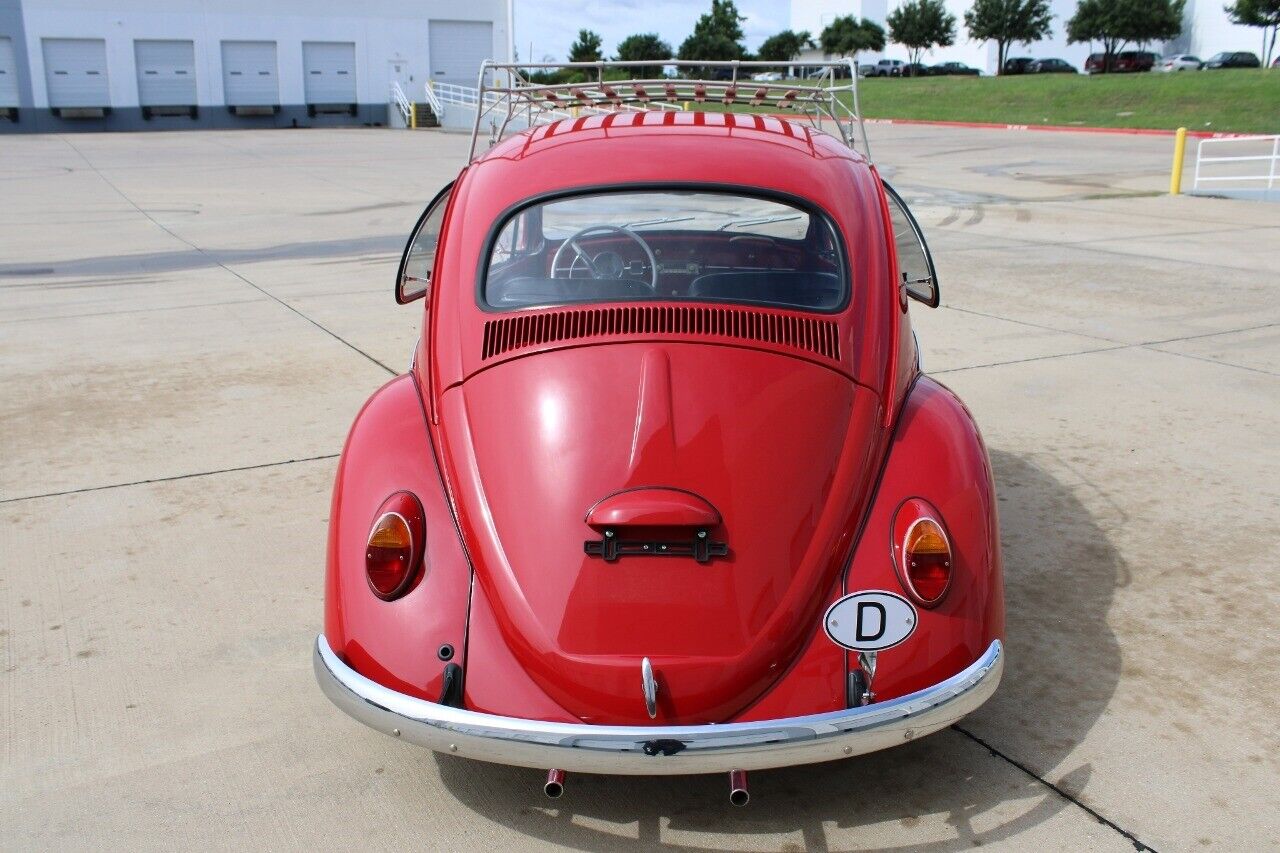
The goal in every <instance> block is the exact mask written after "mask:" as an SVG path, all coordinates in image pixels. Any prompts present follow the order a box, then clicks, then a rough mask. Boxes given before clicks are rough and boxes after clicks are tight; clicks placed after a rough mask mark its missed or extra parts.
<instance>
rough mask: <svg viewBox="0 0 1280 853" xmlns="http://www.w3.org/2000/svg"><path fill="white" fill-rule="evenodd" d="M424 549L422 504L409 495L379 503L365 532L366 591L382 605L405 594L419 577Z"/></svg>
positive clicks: (424, 533)
mask: <svg viewBox="0 0 1280 853" xmlns="http://www.w3.org/2000/svg"><path fill="white" fill-rule="evenodd" d="M425 545H426V523H425V521H424V519H423V513H422V504H421V503H419V502H418V499H417V497H415V496H414V495H413V494H411V493H410V492H396V493H395V494H393V495H392V496H391V497H389V498H387V499H386V500H385V501H383V502H382V506H380V507H379V508H378V512H377V514H376V515H375V516H374V521H373V526H372V527H371V528H370V529H369V542H368V544H367V545H366V546H365V555H364V562H365V571H366V573H367V574H368V576H369V588H370V589H372V590H373V593H374V595H376V596H378V598H381V599H382V600H384V601H391V600H392V599H395V598H399V597H400V596H402V595H404V594H405V593H406V592H408V591H409V590H410V589H411V588H412V587H413V584H414V581H415V580H416V579H417V577H418V575H419V574H420V571H419V570H420V568H421V566H422V552H423V549H424V546H425Z"/></svg>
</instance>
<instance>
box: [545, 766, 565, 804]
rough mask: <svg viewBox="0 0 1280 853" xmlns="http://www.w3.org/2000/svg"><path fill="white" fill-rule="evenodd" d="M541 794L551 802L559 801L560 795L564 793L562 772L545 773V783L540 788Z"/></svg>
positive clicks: (551, 771)
mask: <svg viewBox="0 0 1280 853" xmlns="http://www.w3.org/2000/svg"><path fill="white" fill-rule="evenodd" d="M542 793H544V794H546V795H547V796H548V797H550V798H551V799H553V800H558V799H560V795H561V794H563V793H564V771H563V770H548V771H547V783H546V784H545V785H543V786H542Z"/></svg>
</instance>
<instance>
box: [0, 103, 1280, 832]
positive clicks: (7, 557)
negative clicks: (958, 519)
mask: <svg viewBox="0 0 1280 853" xmlns="http://www.w3.org/2000/svg"><path fill="white" fill-rule="evenodd" d="M870 131H871V140H872V144H873V151H874V153H875V155H876V159H877V161H878V163H879V164H880V166H881V169H882V171H883V173H884V174H885V175H886V176H887V177H888V178H889V179H890V180H891V181H892V182H893V183H894V184H895V185H896V186H897V188H898V189H899V191H900V192H901V193H902V194H903V195H904V196H905V197H906V198H907V199H908V201H909V202H910V203H911V204H912V205H913V208H914V210H915V211H916V214H917V216H918V217H919V218H920V220H921V222H922V225H923V227H924V229H925V232H926V234H927V236H928V237H929V239H930V241H931V246H932V249H933V253H934V256H935V258H936V260H937V263H938V266H939V271H940V277H941V282H942V295H943V303H944V307H943V308H941V309H940V310H937V311H933V312H930V311H927V310H923V309H919V308H914V307H913V309H912V310H913V311H914V312H915V314H916V317H917V320H918V328H919V336H920V340H921V344H922V347H923V361H924V366H925V369H926V370H927V371H929V372H930V373H932V374H934V375H935V376H937V377H938V378H939V379H941V380H942V381H943V382H945V383H947V384H948V385H950V386H952V387H953V388H955V389H956V391H957V392H959V394H960V395H961V396H962V397H963V398H964V400H965V401H966V402H967V404H968V405H969V406H970V408H971V409H972V410H973V412H974V414H975V416H976V417H977V420H978V422H979V423H980V424H981V426H982V428H983V431H984V436H985V439H986V441H987V444H988V447H989V449H990V452H991V456H992V460H993V462H994V466H995V471H996V479H997V488H998V491H999V494H1000V501H1001V503H1000V507H1001V522H1002V529H1003V540H1004V548H1005V569H1006V583H1007V603H1008V652H1009V665H1008V668H1007V670H1006V674H1005V680H1004V683H1003V685H1002V686H1001V688H1000V691H999V692H998V693H997V695H996V697H995V698H994V699H993V700H992V701H991V702H990V703H988V704H987V705H986V706H985V707H984V708H982V709H981V710H980V711H979V712H978V713H976V714H974V715H973V716H971V717H970V718H968V719H966V720H964V721H962V722H961V723H960V724H959V725H958V726H957V727H955V728H953V729H949V730H944V731H942V732H940V733H938V734H936V735H934V736H932V737H929V738H926V739H923V740H921V741H919V742H916V743H912V744H909V745H906V746H903V747H900V748H898V749H895V750H891V751H889V752H884V753H879V754H876V755H871V756H866V757H864V758H860V759H855V760H849V761H844V762H837V763H832V764H826V765H818V766H813V767H802V768H794V769H788V770H779V771H773V772H760V773H755V774H753V776H752V787H753V792H752V793H753V797H752V802H751V805H750V806H749V807H748V808H746V809H733V808H731V807H730V806H729V805H728V802H727V796H726V785H725V780H724V779H722V778H719V777H690V778H675V779H672V778H661V779H645V778H605V777H586V776H577V777H573V778H570V779H569V784H568V788H567V792H566V794H565V796H564V797H563V798H562V799H560V800H558V801H554V802H553V801H550V800H547V799H545V798H544V797H543V795H542V793H541V781H542V774H541V773H539V772H537V771H532V770H520V769H511V768H505V767H498V766H487V765H479V764H472V763H467V762H465V761H462V760H459V759H450V758H447V757H437V756H435V755H433V754H431V753H429V752H426V751H422V750H419V749H416V748H413V747H410V746H408V745H406V744H403V743H400V742H396V741H393V740H391V739H390V738H386V737H384V736H382V735H380V734H377V733H375V732H373V731H371V730H367V729H365V728H363V727H361V726H360V725H358V724H357V723H355V722H353V721H351V720H349V719H347V718H346V717H345V716H343V715H342V714H341V713H340V712H339V711H337V710H336V709H335V708H333V707H332V706H331V705H330V704H329V702H328V701H327V700H326V699H325V698H324V697H323V696H322V695H321V693H320V692H319V690H318V689H317V688H316V686H315V684H314V681H313V678H312V674H311V658H310V655H311V643H312V639H313V638H314V636H315V634H316V633H317V632H318V630H319V629H320V626H321V619H322V607H321V596H322V591H323V581H322V577H323V566H324V543H325V528H326V520H327V516H328V508H329V489H330V486H331V482H332V476H333V473H334V469H335V465H336V454H337V453H338V452H339V451H340V449H341V447H342V442H343V439H344V437H345V433H346V429H347V427H348V426H349V425H350V422H351V420H352V417H353V416H354V414H355V412H356V411H357V409H358V408H359V406H360V405H361V403H362V402H363V401H364V400H365V398H366V397H367V396H368V395H369V394H370V393H371V392H372V391H373V390H374V389H375V388H377V387H378V386H379V385H380V384H382V383H383V382H385V381H386V380H387V379H388V378H389V377H390V376H391V375H393V374H394V373H398V372H401V371H403V370H405V369H406V367H407V363H408V359H409V356H410V350H411V347H412V345H413V342H414V341H415V339H416V338H417V335H418V325H419V322H420V308H419V307H418V306H414V307H408V308H400V307H397V306H396V305H395V304H394V302H393V300H392V296H391V290H392V279H393V277H394V273H395V268H396V263H397V261H398V258H399V253H400V250H401V248H402V246H403V243H404V239H405V237H406V235H407V233H408V230H409V229H410V228H411V227H412V225H413V222H414V220H415V219H416V217H417V215H418V213H419V212H420V210H421V208H422V207H423V205H424V204H425V203H426V201H427V200H429V199H430V198H431V197H432V196H433V195H434V194H435V192H436V191H437V190H438V189H439V188H440V187H441V186H442V185H443V184H444V183H445V182H446V181H447V180H449V179H450V178H451V177H452V176H453V175H454V174H455V173H456V171H457V170H458V169H459V168H460V167H461V165H462V163H463V158H464V156H465V152H466V150H467V145H468V141H469V140H468V139H467V138H466V137H463V136H455V135H447V134H442V133H438V132H418V133H413V132H408V131H404V132H396V131H389V130H333V131H325V130H309V131H262V132H187V133H148V134H129V135H126V134H119V135H87V134H86V135H74V136H70V135H69V136H16V137H14V136H11V137H6V138H5V139H4V140H3V141H2V142H0V186H3V199H4V204H3V205H0V235H3V238H2V239H0V435H2V436H3V454H2V456H0V459H2V461H0V558H2V562H0V663H2V664H3V668H4V674H3V691H2V692H0V731H3V732H4V735H3V741H2V743H3V746H2V747H0V748H2V749H3V753H2V754H3V761H2V762H0V815H2V816H3V817H0V847H3V848H4V849H11V850H30V849H69V848H102V847H110V848H125V847H128V848H141V849H174V848H183V847H191V846H197V847H206V846H212V847H264V848H275V849H293V848H322V849H331V848H343V847H379V848H392V847H396V848H429V849H511V848H521V849H528V848H539V847H550V846H556V845H563V846H568V847H574V848H580V849H597V848H608V849H631V848H635V849H651V848H657V847H665V848H671V849H689V850H735V851H737V850H757V849H759V850H798V849H803V848H810V849H819V850H823V849H829V850H845V849H865V848H888V849H900V848H901V849H905V848H912V849H925V850H950V849H958V848H968V847H972V846H975V845H982V846H984V847H994V848H1020V849H1062V850H1065V849H1080V848H1086V849H1102V850H1107V849H1114V850H1132V849H1134V847H1135V845H1147V846H1150V847H1153V848H1156V849H1159V850H1205V849H1208V850H1213V849H1227V850H1232V849H1234V850H1239V849H1259V848H1260V847H1266V846H1267V845H1272V846H1274V845H1276V843H1277V842H1276V839H1277V838H1280V736H1278V735H1277V727H1276V723H1275V721H1276V719H1277V718H1280V699H1277V692H1276V689H1275V685H1276V684H1277V683H1280V655H1278V654H1277V651H1276V650H1277V647H1278V640H1280V633H1278V631H1277V628H1278V626H1280V600H1278V599H1280V595H1278V594H1277V588H1278V586H1280V581H1277V573H1276V568H1275V567H1276V565H1277V564H1278V563H1280V537H1277V536H1276V532H1275V525H1276V522H1277V512H1276V508H1277V506H1280V453H1278V452H1277V450H1276V448H1277V446H1280V375H1278V374H1280V287H1278V285H1277V279H1276V263H1277V260H1278V259H1280V206H1277V205H1264V204H1257V203H1250V202H1239V201H1225V200H1215V199H1198V198H1185V197H1184V198H1170V197H1168V196H1165V195H1162V194H1161V191H1162V190H1163V189H1164V188H1165V187H1166V186H1167V181H1168V175H1167V171H1166V170H1167V164H1168V161H1169V155H1170V153H1171V141H1170V140H1168V139H1165V138H1158V137H1156V138H1152V137H1139V136H1113V135H1090V134H1053V133H1028V132H1018V131H985V130H958V129H938V128H927V127H906V126H885V125H875V126H872V127H871V128H870ZM744 180H745V181H749V180H750V176H744Z"/></svg>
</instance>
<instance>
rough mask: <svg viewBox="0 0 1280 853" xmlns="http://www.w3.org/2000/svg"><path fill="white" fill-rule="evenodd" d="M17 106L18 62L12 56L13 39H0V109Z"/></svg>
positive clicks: (6, 37)
mask: <svg viewBox="0 0 1280 853" xmlns="http://www.w3.org/2000/svg"><path fill="white" fill-rule="evenodd" d="M16 106H18V61H17V60H16V59H14V56H13V39H11V38H9V37H8V36H5V37H3V38H0V109H5V108H8V107H16Z"/></svg>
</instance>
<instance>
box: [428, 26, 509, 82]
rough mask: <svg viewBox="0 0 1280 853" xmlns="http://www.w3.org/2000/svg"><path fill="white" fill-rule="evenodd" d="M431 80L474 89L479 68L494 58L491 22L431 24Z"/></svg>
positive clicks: (429, 30) (429, 27)
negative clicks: (491, 57)
mask: <svg viewBox="0 0 1280 853" xmlns="http://www.w3.org/2000/svg"><path fill="white" fill-rule="evenodd" d="M427 40H428V42H429V48H430V50H431V55H430V56H428V57H427V59H428V60H429V61H430V63H431V79H432V80H433V81H435V82H436V83H454V84H457V85H459V86H474V85H475V84H476V79H477V76H478V75H479V74H480V64H481V63H482V62H484V61H485V60H486V59H488V58H489V57H490V56H492V55H493V24H492V23H490V22H489V21H430V22H428V36H427Z"/></svg>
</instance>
